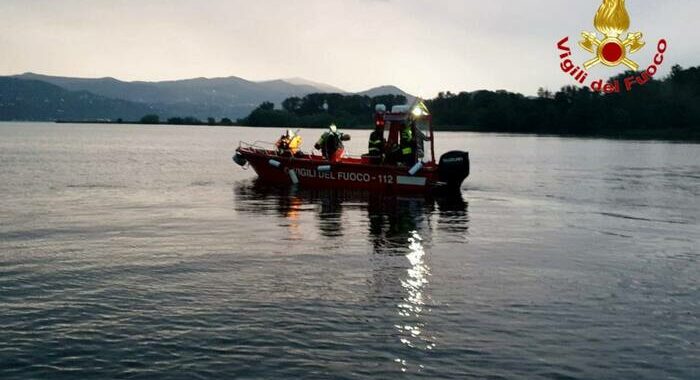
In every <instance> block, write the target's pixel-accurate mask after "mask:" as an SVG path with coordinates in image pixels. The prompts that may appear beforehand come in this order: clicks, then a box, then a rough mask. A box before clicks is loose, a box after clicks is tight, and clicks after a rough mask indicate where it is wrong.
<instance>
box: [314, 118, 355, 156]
mask: <svg viewBox="0 0 700 380" xmlns="http://www.w3.org/2000/svg"><path fill="white" fill-rule="evenodd" d="M348 140H350V135H346V134H345V133H342V132H338V127H336V126H335V124H331V126H330V127H329V128H328V130H327V131H326V132H323V134H322V135H321V137H320V138H319V139H318V141H317V142H316V144H315V145H314V148H316V149H318V150H320V151H321V152H323V157H325V158H326V159H327V160H329V161H330V162H338V161H340V158H341V157H342V156H343V153H345V147H344V146H343V141H348Z"/></svg>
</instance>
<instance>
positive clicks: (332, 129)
mask: <svg viewBox="0 0 700 380" xmlns="http://www.w3.org/2000/svg"><path fill="white" fill-rule="evenodd" d="M328 129H329V130H330V131H331V133H336V132H338V127H336V125H335V124H331V126H330V127H328Z"/></svg>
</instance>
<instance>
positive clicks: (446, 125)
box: [239, 66, 700, 140]
mask: <svg viewBox="0 0 700 380" xmlns="http://www.w3.org/2000/svg"><path fill="white" fill-rule="evenodd" d="M633 74H635V73H632V72H628V73H624V74H621V75H619V76H617V77H615V78H611V80H614V79H618V80H620V83H624V78H626V77H628V76H630V75H633ZM402 100H403V97H401V96H394V97H374V98H371V97H368V96H360V95H340V94H311V95H307V96H305V97H303V98H290V99H287V100H285V101H284V102H283V103H282V109H274V107H273V104H271V103H269V102H267V103H263V104H262V105H261V106H259V107H258V108H257V109H256V110H254V111H253V112H252V113H251V114H250V115H249V116H248V117H247V118H245V119H241V120H239V123H241V124H244V125H251V126H276V127H286V126H290V127H292V126H294V127H297V126H299V127H301V126H304V127H323V126H327V125H328V124H329V123H331V122H334V123H337V124H338V125H339V126H341V127H344V128H357V127H369V126H370V125H371V124H372V113H373V109H374V105H375V104H377V103H385V104H387V105H389V106H390V105H392V104H397V103H400V102H401V101H402ZM324 103H326V104H328V109H327V110H326V109H325V108H324V107H323V104H324ZM426 103H427V105H428V107H429V108H430V110H431V111H432V114H433V118H434V123H435V125H436V128H437V129H442V130H466V131H487V132H513V133H538V134H561V135H579V136H611V137H630V138H668V139H678V140H700V67H692V68H688V69H683V68H681V67H680V66H674V67H673V69H672V72H671V73H670V75H668V76H667V77H666V78H662V79H661V80H652V81H650V82H648V83H647V84H645V85H644V86H635V87H634V88H633V89H632V91H630V92H626V91H625V90H624V88H623V89H622V91H621V93H616V94H608V95H602V94H599V93H596V92H592V91H590V90H589V89H588V88H581V87H574V86H569V87H564V88H562V89H561V90H559V91H557V92H555V93H551V92H549V91H547V90H544V89H540V91H539V92H538V96H537V97H526V96H524V95H522V94H517V93H512V92H508V91H475V92H461V93H458V94H453V93H450V92H446V93H440V94H439V95H438V96H437V97H436V98H434V99H429V100H427V101H426Z"/></svg>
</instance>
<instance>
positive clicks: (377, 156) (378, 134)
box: [368, 128, 386, 165]
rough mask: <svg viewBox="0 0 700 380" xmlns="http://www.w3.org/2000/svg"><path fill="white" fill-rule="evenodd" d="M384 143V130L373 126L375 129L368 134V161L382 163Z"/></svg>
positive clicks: (376, 163)
mask: <svg viewBox="0 0 700 380" xmlns="http://www.w3.org/2000/svg"><path fill="white" fill-rule="evenodd" d="M385 145H386V140H385V139H384V130H382V129H381V128H375V130H374V131H373V132H372V133H371V134H370V135H369V154H368V156H369V158H370V162H371V163H373V164H375V165H378V164H381V163H382V160H383V159H384V146H385Z"/></svg>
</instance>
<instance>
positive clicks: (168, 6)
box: [0, 0, 700, 97]
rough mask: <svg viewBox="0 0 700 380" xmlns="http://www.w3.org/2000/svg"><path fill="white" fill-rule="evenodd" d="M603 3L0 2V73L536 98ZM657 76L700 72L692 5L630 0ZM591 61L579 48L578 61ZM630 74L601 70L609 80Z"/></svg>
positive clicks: (678, 0)
mask: <svg viewBox="0 0 700 380" xmlns="http://www.w3.org/2000/svg"><path fill="white" fill-rule="evenodd" d="M600 3H601V0H577V1H573V0H566V1H562V0H520V1H515V0H480V1H476V0H342V1H341V0H293V1H292V0H256V1H239V0H0V74H17V73H22V72H27V71H32V72H38V73H43V74H51V75H65V76H80V77H103V76H112V77H116V78H119V79H122V80H163V79H182V78H190V77H219V76H231V75H235V76H240V77H243V78H246V79H250V80H266V79H275V78H289V77H303V78H306V79H310V80H315V81H320V82H325V83H328V84H331V85H335V86H338V87H341V88H343V89H346V90H349V91H359V90H364V89H367V88H369V87H373V86H378V85H383V84H394V85H397V86H399V87H401V88H403V89H404V90H406V91H408V92H411V93H413V94H417V95H420V96H423V97H432V96H434V95H435V94H437V92H438V91H443V90H451V91H453V92H455V91H462V90H467V91H473V90H478V89H491V90H496V89H507V90H512V91H518V92H522V93H525V94H534V93H535V92H536V91H537V88H538V87H540V86H543V87H547V88H549V89H552V90H555V89H558V88H559V87H560V86H562V85H564V84H571V83H572V82H571V80H570V79H569V78H567V77H566V76H565V75H564V74H563V73H561V71H559V69H558V65H559V60H558V56H557V51H556V42H557V41H558V40H559V39H560V38H562V37H564V36H566V35H569V36H571V38H572V39H574V41H572V43H571V45H572V46H575V45H576V44H575V41H577V39H578V36H579V35H580V33H581V31H583V30H591V31H593V30H594V29H593V25H592V24H593V16H594V14H595V11H596V9H597V8H598V6H599V5H600ZM627 7H628V10H629V12H630V15H631V18H632V25H631V27H630V31H641V32H643V33H644V39H645V40H646V41H647V42H648V44H647V47H645V48H644V49H643V50H642V51H640V52H639V53H637V54H635V55H633V56H632V57H631V58H633V59H634V60H636V61H637V62H638V63H639V64H640V65H641V66H643V67H646V66H647V65H648V64H649V63H651V60H652V57H653V52H654V49H655V45H656V41H658V40H659V39H660V38H662V37H664V38H667V39H668V41H669V51H668V52H667V54H666V55H667V57H666V63H665V64H664V69H663V70H662V74H664V73H667V72H668V69H669V68H670V66H671V65H672V64H674V63H678V64H681V65H682V66H694V65H700V43H698V41H697V40H696V39H695V36H697V35H698V32H697V31H698V20H697V18H698V16H699V15H700V1H697V0H673V1H652V0H628V1H627ZM588 58H589V57H588V55H587V54H585V52H582V51H581V50H580V49H575V59H576V60H577V61H579V62H583V61H585V60H586V59H588ZM620 71H623V69H622V68H616V69H610V68H605V67H602V68H596V69H592V70H591V75H593V76H596V75H597V76H600V77H607V76H610V75H613V74H616V73H619V72H620Z"/></svg>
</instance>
